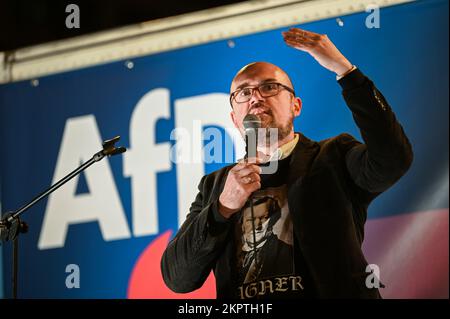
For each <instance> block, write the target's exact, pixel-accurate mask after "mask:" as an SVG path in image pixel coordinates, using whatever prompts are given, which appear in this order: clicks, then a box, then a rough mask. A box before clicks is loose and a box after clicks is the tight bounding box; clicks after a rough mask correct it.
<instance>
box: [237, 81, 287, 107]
mask: <svg viewBox="0 0 450 319" xmlns="http://www.w3.org/2000/svg"><path fill="white" fill-rule="evenodd" d="M282 89H285V90H286V91H289V92H291V93H292V94H293V95H295V92H294V90H293V89H291V88H290V87H288V86H286V85H284V84H281V83H277V82H269V83H264V84H261V85H258V86H254V87H245V88H242V89H239V90H236V91H234V92H233V93H231V95H230V104H231V106H232V107H233V103H232V102H233V100H234V101H235V102H236V103H245V102H248V101H250V99H251V98H252V96H253V92H254V90H258V92H259V94H260V95H261V96H262V97H271V96H274V95H277V94H278V93H280V91H281V90H282Z"/></svg>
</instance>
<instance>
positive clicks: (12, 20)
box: [0, 0, 245, 51]
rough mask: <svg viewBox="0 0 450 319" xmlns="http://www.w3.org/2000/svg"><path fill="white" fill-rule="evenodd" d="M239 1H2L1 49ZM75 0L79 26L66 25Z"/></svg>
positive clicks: (0, 17) (0, 22) (11, 48)
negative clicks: (78, 12) (78, 13)
mask: <svg viewBox="0 0 450 319" xmlns="http://www.w3.org/2000/svg"><path fill="white" fill-rule="evenodd" d="M238 2H245V1H243V0H191V1H189V0H184V1H181V0H163V1H161V0H157V1H155V0H153V1H152V0H126V1H124V0H122V1H112V0H72V1H70V0H0V51H10V50H14V49H17V48H21V47H25V46H30V45H35V44H40V43H44V42H49V41H54V40H59V39H64V38H70V37H74V36H78V35H82V34H87V33H93V32H96V31H102V30H107V29H111V28H114V27H120V26H125V25H129V24H134V23H139V22H144V21H150V20H154V19H159V18H164V17H169V16H174V15H179V14H183V13H189V12H194V11H198V10H203V9H208V8H214V7H218V6H222V5H227V4H233V3H238ZM71 3H73V4H76V5H78V7H79V8H80V28H79V29H75V28H73V29H68V28H66V26H65V21H66V17H67V16H68V15H69V14H70V13H66V10H65V9H66V6H67V5H69V4H71Z"/></svg>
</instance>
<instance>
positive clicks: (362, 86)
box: [283, 28, 413, 193]
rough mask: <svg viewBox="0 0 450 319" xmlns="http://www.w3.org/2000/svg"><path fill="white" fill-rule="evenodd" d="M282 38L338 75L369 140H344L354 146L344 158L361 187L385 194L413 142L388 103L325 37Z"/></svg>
mask: <svg viewBox="0 0 450 319" xmlns="http://www.w3.org/2000/svg"><path fill="white" fill-rule="evenodd" d="M283 37H284V40H285V42H286V44H288V45H289V46H291V47H294V48H296V49H298V50H301V51H304V52H307V53H309V54H310V55H311V56H312V57H313V58H314V59H315V60H316V61H317V62H318V63H319V64H320V65H322V66H323V67H325V68H326V69H328V70H330V71H332V72H334V73H335V74H336V78H337V80H338V82H339V84H340V85H341V86H342V88H343V96H344V99H345V101H346V103H347V105H348V107H349V108H350V110H351V111H352V114H353V118H354V119H355V122H356V124H357V125H358V127H359V129H360V131H361V136H362V138H363V139H364V142H365V144H359V143H356V141H354V140H352V138H351V137H350V136H348V135H347V137H345V136H344V137H343V138H344V139H346V140H344V141H343V142H346V143H347V144H349V145H352V146H353V147H351V149H350V150H349V151H348V152H347V154H346V164H347V168H348V171H349V172H350V175H351V176H352V179H353V180H354V181H355V183H356V184H357V185H358V186H359V187H361V188H363V189H365V190H367V191H369V192H372V193H379V192H382V191H384V190H386V189H387V188H388V187H389V186H391V185H392V184H394V183H395V182H396V181H397V180H398V179H399V178H400V177H401V176H402V175H403V174H405V172H406V171H407V170H408V168H409V167H410V165H411V162H412V158H413V152H412V148H411V144H410V143H409V141H408V138H407V137H406V135H405V133H404V131H403V129H402V127H401V125H400V123H398V121H397V119H396V117H395V115H394V113H393V112H392V109H391V107H390V106H389V104H388V103H387V101H386V99H385V98H384V97H383V95H382V94H381V93H380V91H379V90H378V89H377V88H376V87H375V85H374V84H373V82H372V81H370V80H369V79H368V78H367V77H366V76H364V74H363V73H362V72H361V71H360V70H359V69H357V68H356V67H355V66H354V65H352V64H351V63H350V62H349V61H348V60H347V59H346V58H345V57H344V55H343V54H342V53H341V52H340V51H339V50H338V49H337V48H336V46H335V45H334V44H333V43H332V42H331V41H330V39H329V38H328V37H327V36H326V35H322V34H317V33H314V32H310V31H306V30H302V29H297V28H292V29H290V30H289V31H287V32H283Z"/></svg>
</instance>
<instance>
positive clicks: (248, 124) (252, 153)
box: [242, 114, 261, 159]
mask: <svg viewBox="0 0 450 319" xmlns="http://www.w3.org/2000/svg"><path fill="white" fill-rule="evenodd" d="M242 125H243V126H244V129H245V158H246V159H247V158H249V157H257V147H258V129H259V128H261V118H260V117H259V116H258V115H255V114H247V115H246V116H245V117H244V120H243V121H242Z"/></svg>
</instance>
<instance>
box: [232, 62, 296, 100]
mask: <svg viewBox="0 0 450 319" xmlns="http://www.w3.org/2000/svg"><path fill="white" fill-rule="evenodd" d="M269 79H270V80H273V81H276V82H280V83H282V84H284V85H287V86H288V87H290V88H291V89H294V87H293V85H292V81H291V79H290V78H289V76H288V75H287V74H286V72H284V71H283V70H282V69H281V68H280V67H278V66H276V65H275V64H272V63H268V62H253V63H250V64H247V65H246V66H244V67H243V68H242V69H240V70H239V71H238V73H236V75H235V76H234V78H233V81H232V82H231V88H230V93H231V92H234V91H236V90H237V89H240V88H241V87H245V86H248V85H253V84H251V82H252V81H264V80H269Z"/></svg>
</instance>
